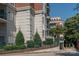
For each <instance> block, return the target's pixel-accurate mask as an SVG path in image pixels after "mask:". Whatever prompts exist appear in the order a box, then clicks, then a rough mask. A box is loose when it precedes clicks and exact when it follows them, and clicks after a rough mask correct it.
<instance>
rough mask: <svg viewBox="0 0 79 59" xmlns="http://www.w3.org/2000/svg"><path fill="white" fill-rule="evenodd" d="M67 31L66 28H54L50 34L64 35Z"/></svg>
mask: <svg viewBox="0 0 79 59" xmlns="http://www.w3.org/2000/svg"><path fill="white" fill-rule="evenodd" d="M64 31H65V28H64V27H61V28H57V27H56V28H52V29H50V31H49V33H50V34H52V36H53V35H57V34H63V33H64Z"/></svg>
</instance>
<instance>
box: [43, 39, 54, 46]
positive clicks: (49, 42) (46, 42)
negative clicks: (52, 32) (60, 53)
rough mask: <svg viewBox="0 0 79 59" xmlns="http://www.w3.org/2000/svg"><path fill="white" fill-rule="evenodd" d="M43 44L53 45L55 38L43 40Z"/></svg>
mask: <svg viewBox="0 0 79 59" xmlns="http://www.w3.org/2000/svg"><path fill="white" fill-rule="evenodd" d="M43 44H44V45H52V44H53V39H51V38H48V39H46V40H45V41H43Z"/></svg>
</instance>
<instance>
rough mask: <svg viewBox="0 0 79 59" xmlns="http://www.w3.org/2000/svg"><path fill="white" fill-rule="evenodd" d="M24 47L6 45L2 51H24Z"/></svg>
mask: <svg viewBox="0 0 79 59" xmlns="http://www.w3.org/2000/svg"><path fill="white" fill-rule="evenodd" d="M25 48H26V47H25V45H20V46H17V45H6V46H4V50H17V49H25Z"/></svg>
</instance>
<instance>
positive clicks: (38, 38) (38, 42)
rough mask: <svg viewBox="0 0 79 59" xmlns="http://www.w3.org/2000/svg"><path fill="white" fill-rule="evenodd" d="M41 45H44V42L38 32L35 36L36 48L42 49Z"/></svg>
mask: <svg viewBox="0 0 79 59" xmlns="http://www.w3.org/2000/svg"><path fill="white" fill-rule="evenodd" d="M41 45H42V40H41V38H40V36H39V34H38V32H36V33H35V35H34V47H36V48H37V47H41Z"/></svg>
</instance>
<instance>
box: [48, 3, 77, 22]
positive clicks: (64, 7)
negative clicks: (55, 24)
mask: <svg viewBox="0 0 79 59" xmlns="http://www.w3.org/2000/svg"><path fill="white" fill-rule="evenodd" d="M76 5H77V4H76V3H50V4H49V8H50V16H51V17H56V16H59V17H61V18H62V20H66V19H67V18H69V17H72V16H74V15H75V14H76V13H77V11H76V10H74V8H75V7H76Z"/></svg>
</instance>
